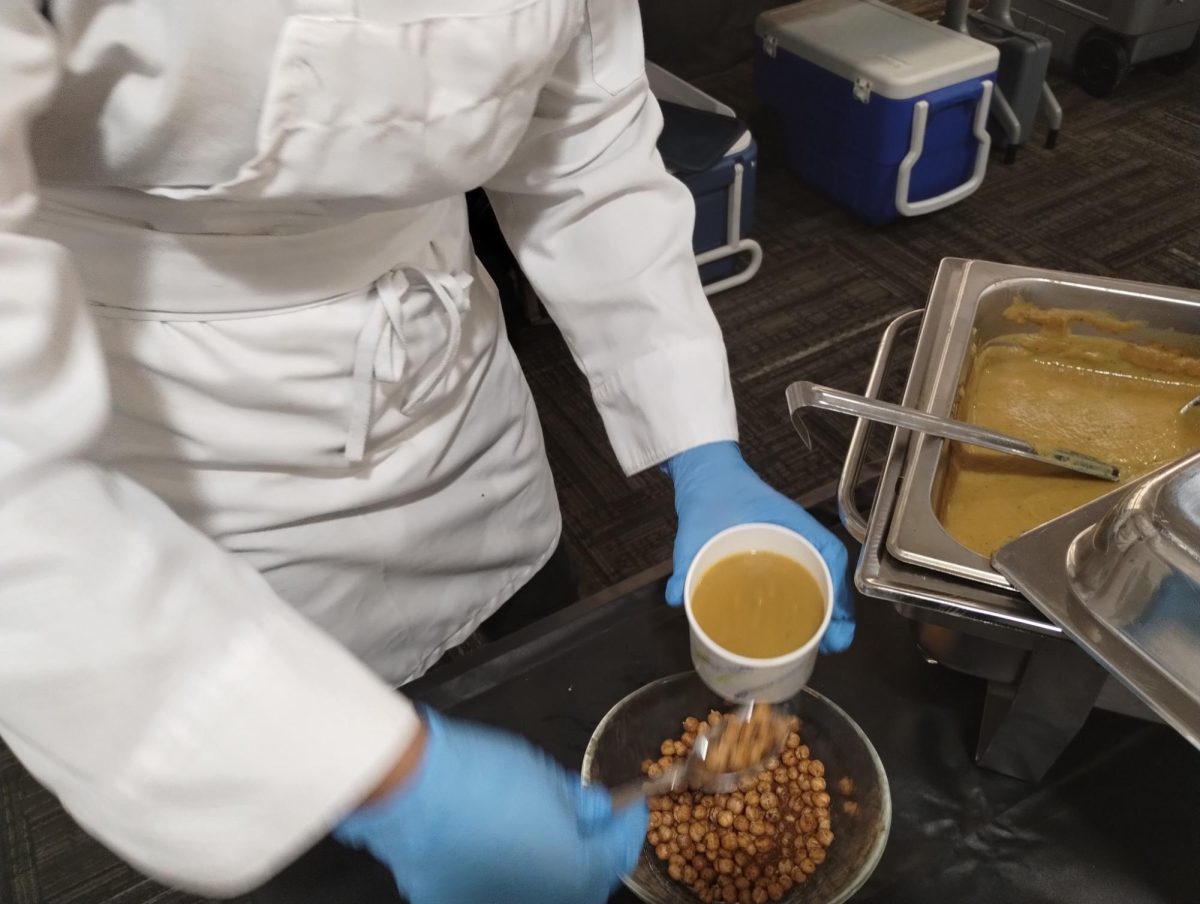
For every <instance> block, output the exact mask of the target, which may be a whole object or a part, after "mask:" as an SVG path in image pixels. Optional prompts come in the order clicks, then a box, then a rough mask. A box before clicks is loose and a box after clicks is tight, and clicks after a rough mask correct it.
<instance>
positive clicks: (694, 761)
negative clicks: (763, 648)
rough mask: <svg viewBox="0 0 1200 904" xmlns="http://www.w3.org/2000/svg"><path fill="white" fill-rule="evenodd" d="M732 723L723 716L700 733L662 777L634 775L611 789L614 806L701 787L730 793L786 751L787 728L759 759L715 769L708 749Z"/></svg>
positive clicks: (746, 715) (745, 709)
mask: <svg viewBox="0 0 1200 904" xmlns="http://www.w3.org/2000/svg"><path fill="white" fill-rule="evenodd" d="M753 709H754V704H753V703H747V704H744V705H743V706H742V707H740V708H739V709H738V712H737V715H735V716H734V720H736V721H739V722H742V723H745V722H748V721H749V719H750V713H751V712H752V711H753ZM730 724H731V723H730V721H729V720H727V719H724V720H722V721H721V724H719V725H718V726H716V728H714V729H712V730H711V731H705V732H701V733H699V734H697V735H696V742H695V743H694V744H693V745H692V749H691V750H689V751H688V755H687V759H685V760H684V761H683V762H682V763H676V764H675V765H673V766H668V767H667V768H666V769H664V770H663V774H662V775H660V776H659V777H657V778H651V779H634V780H633V781H630V782H626V783H625V784H623V785H618V786H617V787H616V788H613V789H611V790H610V791H609V794H610V796H611V797H612V804H613V809H614V810H620V809H622V808H624V807H625V806H627V805H628V804H631V803H633V802H634V801H636V800H638V799H641V798H650V797H658V796H659V795H662V794H670V793H672V792H673V791H688V790H693V789H698V790H700V791H702V792H704V793H705V794H731V793H732V792H734V791H736V790H737V787H738V784H739V783H740V782H741V781H742V779H744V778H745V777H746V776H749V775H756V774H757V773H759V772H761V771H762V768H763V763H765V762H766V761H767V760H769V759H771V757H774V756H778V755H779V754H780V753H781V752H782V751H783V748H784V744H785V742H786V740H787V734H788V733H787V732H786V731H781V732H780V739H779V743H778V744H776V745H775V746H774V747H772V748H771V749H769V750H768V751H767V752H766V754H764V755H763V757H762V759H760V760H759V761H758V762H757V763H753V764H751V765H750V766H747V767H746V768H745V769H739V770H737V771H735V772H713V771H712V770H711V769H709V768H708V767H707V766H706V765H705V762H706V761H707V759H708V753H709V749H710V748H711V747H712V745H714V744H715V743H716V742H717V741H718V740H719V739H720V737H721V735H722V734H724V732H725V729H726V728H727V727H728V726H729V725H730Z"/></svg>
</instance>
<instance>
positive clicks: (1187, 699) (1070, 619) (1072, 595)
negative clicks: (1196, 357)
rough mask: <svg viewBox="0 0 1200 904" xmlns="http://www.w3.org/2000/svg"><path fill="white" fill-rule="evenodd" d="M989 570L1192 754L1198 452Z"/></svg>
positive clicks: (1199, 731) (1199, 575) (1197, 687)
mask: <svg viewBox="0 0 1200 904" xmlns="http://www.w3.org/2000/svg"><path fill="white" fill-rule="evenodd" d="M993 565H994V566H995V567H996V569H997V570H999V571H1000V572H1001V573H1002V574H1004V575H1005V577H1007V578H1008V579H1009V580H1010V581H1011V582H1012V583H1013V585H1014V586H1015V587H1017V589H1018V590H1020V591H1021V593H1022V594H1024V596H1025V597H1026V598H1027V599H1028V600H1029V601H1030V602H1031V603H1033V605H1034V606H1036V607H1037V608H1038V609H1039V610H1041V612H1042V613H1043V614H1045V615H1046V617H1047V618H1049V619H1050V620H1051V621H1053V622H1054V623H1055V624H1057V625H1059V626H1060V627H1061V628H1062V629H1063V631H1064V632H1065V633H1066V634H1067V635H1068V636H1070V637H1071V638H1072V639H1073V640H1075V641H1076V642H1077V643H1078V644H1079V645H1080V646H1082V647H1083V648H1084V649H1085V650H1087V651H1088V652H1089V653H1090V654H1091V655H1092V656H1093V657H1094V658H1095V659H1096V660H1097V661H1098V662H1099V663H1100V664H1101V665H1103V666H1104V667H1105V668H1106V669H1108V670H1109V671H1110V672H1112V673H1113V675H1115V676H1116V677H1117V678H1118V679H1120V680H1121V681H1122V682H1124V683H1125V684H1126V685H1127V686H1128V687H1129V688H1130V689H1131V690H1132V691H1134V693H1136V694H1137V695H1138V696H1139V697H1141V698H1142V699H1143V700H1144V701H1145V702H1146V704H1147V705H1148V706H1150V707H1151V708H1152V709H1153V710H1154V711H1155V712H1157V713H1158V714H1159V715H1160V716H1162V718H1163V719H1164V720H1165V721H1166V722H1168V723H1169V724H1171V725H1172V726H1174V727H1175V728H1176V729H1177V730H1178V731H1179V732H1180V733H1181V734H1183V735H1184V737H1186V738H1187V739H1188V740H1189V741H1191V742H1192V743H1193V744H1194V745H1196V746H1197V747H1200V453H1196V454H1193V455H1191V456H1189V457H1187V458H1184V459H1182V460H1180V461H1178V462H1176V463H1173V464H1171V465H1168V466H1165V467H1163V468H1160V469H1158V470H1157V471H1155V472H1153V473H1151V474H1148V475H1146V476H1145V477H1143V478H1141V479H1140V480H1138V481H1135V482H1133V483H1131V484H1129V485H1128V486H1126V487H1122V488H1121V489H1119V490H1116V491H1114V492H1112V493H1109V494H1108V495H1106V496H1103V497H1101V498H1100V499H1098V500H1096V501H1094V502H1092V503H1089V504H1087V505H1085V506H1082V507H1081V508H1078V509H1075V510H1074V511H1072V512H1068V513H1067V514H1066V515H1063V516H1062V517H1061V518H1057V519H1055V520H1054V521H1051V522H1049V523H1047V524H1045V525H1042V526H1041V527H1039V528H1036V529H1035V530H1032V531H1030V532H1029V533H1026V534H1023V535H1022V536H1021V537H1018V538H1017V539H1016V540H1014V541H1012V542H1011V543H1009V544H1008V545H1006V546H1005V547H1003V548H1002V549H1001V550H1000V551H999V552H997V553H996V555H995V557H994V559H993Z"/></svg>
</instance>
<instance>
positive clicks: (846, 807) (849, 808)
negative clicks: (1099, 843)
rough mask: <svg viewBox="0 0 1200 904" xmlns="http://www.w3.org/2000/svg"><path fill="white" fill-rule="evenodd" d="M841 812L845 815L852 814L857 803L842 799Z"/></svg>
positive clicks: (855, 810)
mask: <svg viewBox="0 0 1200 904" xmlns="http://www.w3.org/2000/svg"><path fill="white" fill-rule="evenodd" d="M842 812H843V813H845V814H846V815H847V816H853V815H854V814H855V813H857V812H858V804H856V803H855V802H854V801H852V800H844V801H842Z"/></svg>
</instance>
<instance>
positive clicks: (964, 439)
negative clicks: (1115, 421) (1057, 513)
mask: <svg viewBox="0 0 1200 904" xmlns="http://www.w3.org/2000/svg"><path fill="white" fill-rule="evenodd" d="M787 401H788V411H789V412H790V413H791V416H792V425H793V426H794V427H795V428H796V432H798V433H799V434H800V438H801V439H802V440H803V441H804V444H805V445H806V446H807V447H808V448H810V449H811V448H812V437H811V436H810V435H809V432H808V426H807V425H806V424H805V423H804V417H803V410H804V409H805V408H822V409H824V410H826V411H836V412H838V413H840V414H849V415H853V416H854V417H862V418H866V419H867V420H870V421H878V422H879V423H881V424H890V425H891V426H893V427H902V428H904V429H906V430H913V431H915V432H917V433H927V434H929V435H930V436H940V437H942V438H943V439H953V440H957V441H958V442H960V443H967V444H968V445H971V446H981V447H982V448H984V449H994V450H996V451H997V452H1006V453H1008V454H1009V455H1017V456H1020V457H1021V458H1028V459H1032V460H1033V461H1040V462H1042V463H1043V464H1047V465H1053V466H1054V467H1057V468H1066V469H1067V470H1068V471H1074V472H1075V473H1077V474H1085V475H1087V476H1088V477H1098V478H1100V479H1101V480H1112V481H1117V480H1120V479H1121V471H1120V469H1119V468H1117V466H1116V465H1110V464H1108V463H1107V462H1103V461H1100V460H1099V459H1096V458H1092V457H1091V456H1090V455H1083V454H1081V453H1079V452H1071V451H1069V450H1067V449H1039V448H1037V447H1036V446H1034V445H1033V444H1032V443H1027V442H1025V440H1022V439H1017V438H1016V437H1013V436H1009V435H1008V434H1006V433H998V432H996V431H995V430H988V429H987V428H985V427H977V426H975V425H974V424H965V423H963V422H962V421H954V420H950V419H949V418H940V417H936V416H935V415H932V414H926V413H925V412H924V411H915V410H913V409H912V408H905V407H903V406H901V405H893V404H891V403H890V402H880V401H878V400H876V399H866V398H863V397H862V396H857V395H855V394H854V393H852V392H842V391H841V390H840V389H830V388H829V387H828V386H818V385H816V384H815V383H809V382H806V381H801V382H798V383H793V384H792V385H791V386H789V387H788V388H787Z"/></svg>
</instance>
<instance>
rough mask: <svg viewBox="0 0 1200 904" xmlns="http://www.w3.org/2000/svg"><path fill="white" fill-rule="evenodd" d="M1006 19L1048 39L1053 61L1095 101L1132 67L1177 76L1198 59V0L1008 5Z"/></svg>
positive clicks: (1027, 0) (1040, 0) (1042, 0)
mask: <svg viewBox="0 0 1200 904" xmlns="http://www.w3.org/2000/svg"><path fill="white" fill-rule="evenodd" d="M1012 18H1013V21H1014V22H1015V23H1016V25H1017V27H1018V28H1022V29H1024V30H1026V31H1030V32H1034V33H1036V34H1043V35H1045V36H1046V37H1048V38H1049V39H1050V40H1051V42H1052V43H1053V45H1054V49H1053V55H1054V59H1055V60H1056V61H1058V62H1060V63H1063V64H1065V65H1067V66H1070V67H1071V68H1072V69H1073V71H1074V73H1075V79H1076V81H1078V82H1079V84H1080V86H1081V87H1082V88H1083V89H1084V90H1085V91H1087V92H1088V93H1089V94H1092V95H1094V96H1096V97H1104V96H1106V95H1108V94H1111V93H1112V91H1113V89H1115V88H1116V87H1117V85H1119V84H1120V83H1121V82H1122V81H1123V80H1124V78H1125V76H1126V75H1128V74H1129V70H1130V68H1131V67H1132V66H1134V65H1136V64H1138V63H1148V62H1151V61H1156V62H1157V63H1158V64H1159V66H1160V67H1161V68H1163V69H1165V70H1167V71H1168V72H1181V71H1183V70H1184V69H1186V68H1188V67H1189V66H1191V65H1192V64H1194V63H1195V62H1196V60H1197V58H1198V57H1200V43H1198V41H1200V0H1012Z"/></svg>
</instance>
